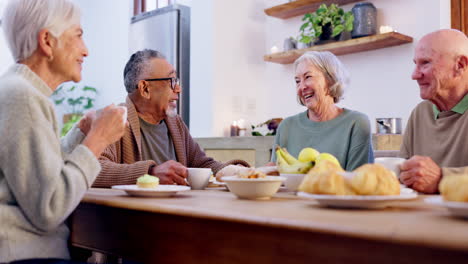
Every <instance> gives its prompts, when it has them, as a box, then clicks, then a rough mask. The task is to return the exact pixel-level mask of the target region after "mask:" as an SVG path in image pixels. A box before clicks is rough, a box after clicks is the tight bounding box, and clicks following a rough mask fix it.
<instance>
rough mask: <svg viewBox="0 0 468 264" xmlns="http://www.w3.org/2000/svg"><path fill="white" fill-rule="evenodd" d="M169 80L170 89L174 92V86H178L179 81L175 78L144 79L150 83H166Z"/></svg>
mask: <svg viewBox="0 0 468 264" xmlns="http://www.w3.org/2000/svg"><path fill="white" fill-rule="evenodd" d="M168 80H171V89H172V90H175V87H176V85H180V80H179V78H177V77H169V78H158V79H144V81H147V82H152V81H168Z"/></svg>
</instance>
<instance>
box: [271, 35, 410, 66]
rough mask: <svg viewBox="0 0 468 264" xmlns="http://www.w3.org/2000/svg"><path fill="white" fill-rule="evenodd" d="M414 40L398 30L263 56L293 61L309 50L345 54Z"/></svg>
mask: <svg viewBox="0 0 468 264" xmlns="http://www.w3.org/2000/svg"><path fill="white" fill-rule="evenodd" d="M411 42H413V38H412V37H410V36H407V35H403V34H400V33H398V32H388V33H384V34H377V35H372V36H368V37H362V38H356V39H350V40H344V41H338V42H333V43H329V44H324V45H314V46H312V47H310V48H306V49H299V50H290V51H285V52H278V53H273V54H268V55H265V56H264V57H263V60H264V61H269V62H275V63H280V64H290V63H293V62H294V61H295V60H296V59H297V58H299V57H300V56H301V55H302V54H304V53H305V52H307V51H314V50H315V51H326V50H327V51H330V52H332V53H333V54H335V55H344V54H349V53H356V52H362V51H368V50H376V49H382V48H386V47H391V46H398V45H402V44H406V43H411Z"/></svg>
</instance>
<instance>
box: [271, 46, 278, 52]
mask: <svg viewBox="0 0 468 264" xmlns="http://www.w3.org/2000/svg"><path fill="white" fill-rule="evenodd" d="M270 51H271V53H277V52H278V47H276V46H273V47H271V49H270Z"/></svg>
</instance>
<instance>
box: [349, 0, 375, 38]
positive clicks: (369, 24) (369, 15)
mask: <svg viewBox="0 0 468 264" xmlns="http://www.w3.org/2000/svg"><path fill="white" fill-rule="evenodd" d="M351 11H352V13H353V15H354V22H353V31H352V32H351V36H352V37H353V38H359V37H365V36H370V35H375V34H376V33H377V8H375V6H374V5H373V4H372V3H369V2H364V3H358V4H356V5H354V7H353V8H352V9H351Z"/></svg>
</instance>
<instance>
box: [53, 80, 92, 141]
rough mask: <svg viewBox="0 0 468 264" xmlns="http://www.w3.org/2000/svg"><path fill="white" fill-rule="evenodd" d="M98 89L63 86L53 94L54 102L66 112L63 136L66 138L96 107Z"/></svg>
mask: <svg viewBox="0 0 468 264" xmlns="http://www.w3.org/2000/svg"><path fill="white" fill-rule="evenodd" d="M96 95H97V89H96V88H94V87H91V86H86V85H85V86H76V85H73V86H71V87H69V88H67V87H66V86H64V85H62V86H60V87H59V88H58V89H57V90H55V92H54V93H53V94H52V96H51V97H52V100H53V102H54V103H55V105H57V106H58V107H60V108H62V110H63V112H64V116H63V127H62V131H61V135H62V136H64V135H66V134H67V132H68V131H69V130H70V129H71V128H72V126H73V125H74V124H75V123H76V122H78V121H79V120H80V119H81V116H83V113H84V112H85V111H86V110H90V109H92V108H93V107H94V102H95V101H96Z"/></svg>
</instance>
